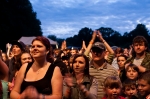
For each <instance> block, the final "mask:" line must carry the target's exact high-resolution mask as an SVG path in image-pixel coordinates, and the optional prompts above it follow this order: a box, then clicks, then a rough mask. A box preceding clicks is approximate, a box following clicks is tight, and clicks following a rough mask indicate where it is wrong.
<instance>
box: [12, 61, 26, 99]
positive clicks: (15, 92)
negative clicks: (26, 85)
mask: <svg viewBox="0 0 150 99" xmlns="http://www.w3.org/2000/svg"><path fill="white" fill-rule="evenodd" d="M26 67H27V63H26V64H23V65H22V66H21V68H20V70H19V71H18V74H17V76H16V79H15V85H14V88H13V90H12V91H11V93H10V98H11V99H21V93H20V89H21V84H22V81H23V79H24V73H25V69H26ZM19 97H20V98H19Z"/></svg>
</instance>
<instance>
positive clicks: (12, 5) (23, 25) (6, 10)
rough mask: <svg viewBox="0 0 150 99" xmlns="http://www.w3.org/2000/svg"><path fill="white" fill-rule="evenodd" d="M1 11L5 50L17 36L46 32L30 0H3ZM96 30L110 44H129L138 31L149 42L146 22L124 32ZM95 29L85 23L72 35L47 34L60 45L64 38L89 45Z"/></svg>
mask: <svg viewBox="0 0 150 99" xmlns="http://www.w3.org/2000/svg"><path fill="white" fill-rule="evenodd" d="M0 14H1V15H0V33H1V36H0V49H2V50H3V51H5V50H6V44H7V43H8V42H11V41H12V40H18V39H20V38H21V37H22V36H27V37H28V36H41V35H43V32H42V29H41V22H40V20H39V19H37V16H36V12H35V11H33V8H32V4H31V3H30V1H29V0H1V1H0ZM97 30H99V31H100V32H101V33H102V36H103V37H104V39H105V40H106V41H107V42H108V43H109V44H110V45H111V46H114V45H115V46H120V47H128V46H129V45H130V44H131V43H132V39H133V38H134V37H135V36H137V35H143V36H144V37H145V38H146V39H147V40H148V41H149V42H150V39H149V38H150V36H149V31H148V29H147V28H146V26H145V25H144V24H137V26H136V28H135V29H134V30H132V31H130V32H129V33H127V32H125V33H124V34H123V35H121V34H120V33H119V32H117V31H115V30H113V29H112V28H109V27H100V28H98V29H97ZM92 33H93V30H92V29H91V28H88V27H84V28H82V29H80V30H79V32H78V34H76V35H74V36H73V37H68V38H66V39H62V38H57V36H56V35H48V38H50V39H52V40H54V41H57V42H58V43H59V47H60V46H61V43H62V42H63V41H64V40H66V42H67V46H76V47H81V44H82V41H83V40H84V41H85V43H86V45H88V43H89V41H90V39H91V37H92ZM50 34H53V33H50Z"/></svg>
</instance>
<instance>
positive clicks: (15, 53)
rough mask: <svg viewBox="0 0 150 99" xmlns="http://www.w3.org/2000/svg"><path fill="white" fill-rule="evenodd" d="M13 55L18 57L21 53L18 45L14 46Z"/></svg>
mask: <svg viewBox="0 0 150 99" xmlns="http://www.w3.org/2000/svg"><path fill="white" fill-rule="evenodd" d="M12 53H13V55H14V56H17V55H19V54H20V53H21V49H20V47H19V46H18V45H13V48H12Z"/></svg>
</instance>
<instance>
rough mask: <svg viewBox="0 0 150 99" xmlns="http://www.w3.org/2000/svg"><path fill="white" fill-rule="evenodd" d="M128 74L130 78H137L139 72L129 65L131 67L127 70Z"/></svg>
mask: <svg viewBox="0 0 150 99" xmlns="http://www.w3.org/2000/svg"><path fill="white" fill-rule="evenodd" d="M126 76H127V77H128V78H129V79H136V78H137V77H138V72H137V71H136V70H134V69H133V68H131V67H129V69H128V70H127V72H126Z"/></svg>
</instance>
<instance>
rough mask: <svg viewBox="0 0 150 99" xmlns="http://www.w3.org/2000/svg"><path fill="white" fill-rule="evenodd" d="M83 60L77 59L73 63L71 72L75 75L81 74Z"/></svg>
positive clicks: (83, 66)
mask: <svg viewBox="0 0 150 99" xmlns="http://www.w3.org/2000/svg"><path fill="white" fill-rule="evenodd" d="M85 65H86V62H85V59H84V58H83V57H77V58H76V59H75V61H74V63H73V70H74V72H75V73H83V72H84V69H85Z"/></svg>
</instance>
